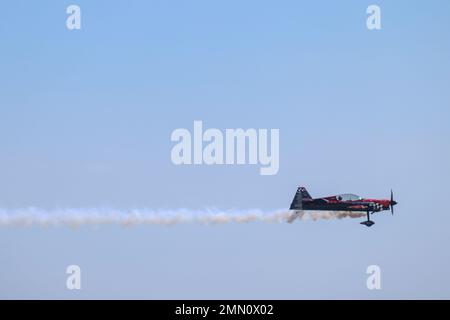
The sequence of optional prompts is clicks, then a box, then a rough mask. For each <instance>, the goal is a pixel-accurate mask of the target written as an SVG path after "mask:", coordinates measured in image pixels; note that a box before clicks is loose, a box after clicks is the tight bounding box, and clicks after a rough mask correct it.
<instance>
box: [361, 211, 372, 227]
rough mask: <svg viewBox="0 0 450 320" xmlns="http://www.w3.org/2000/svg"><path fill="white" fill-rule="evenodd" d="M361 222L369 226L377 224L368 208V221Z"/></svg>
mask: <svg viewBox="0 0 450 320" xmlns="http://www.w3.org/2000/svg"><path fill="white" fill-rule="evenodd" d="M372 213H373V212H372ZM361 224H363V225H365V226H367V227H371V226H373V225H374V224H375V222H373V221H372V220H370V212H369V210H367V221H363V222H361Z"/></svg>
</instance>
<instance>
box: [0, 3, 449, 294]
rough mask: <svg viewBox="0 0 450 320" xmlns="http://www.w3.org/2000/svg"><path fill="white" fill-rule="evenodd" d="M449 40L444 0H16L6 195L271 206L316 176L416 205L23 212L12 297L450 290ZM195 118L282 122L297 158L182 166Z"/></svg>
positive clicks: (0, 160) (0, 244)
mask: <svg viewBox="0 0 450 320" xmlns="http://www.w3.org/2000/svg"><path fill="white" fill-rule="evenodd" d="M69 4H77V5H79V6H80V7H81V12H82V29H81V30H78V31H69V30H68V29H67V28H66V25H65V23H66V17H67V14H66V12H65V11H66V7H67V6H68V5H69ZM370 4H377V5H379V6H380V7H381V15H382V29H381V30H379V31H369V30H368V29H367V28H366V17H367V14H366V8H367V6H368V5H370ZM449 39H450V2H448V1H437V0H436V1H339V2H337V1H336V2H331V1H309V2H302V1H261V0H258V1H234V0H232V1H206V0H204V1H201V0H195V1H114V2H112V1H82V0H77V1H70V2H69V1H56V0H55V1H46V0H40V1H4V2H2V5H1V7H0V40H1V41H0V207H1V208H5V209H15V208H23V207H30V206H33V207H39V208H43V209H53V208H60V207H104V206H107V207H115V208H122V209H128V208H141V207H147V208H192V209H202V208H205V207H218V208H223V209H232V208H242V209H246V208H259V209H261V210H271V209H274V208H287V207H288V206H289V204H290V202H291V200H292V197H293V195H294V192H295V190H296V187H297V186H298V185H304V186H306V187H307V188H308V190H309V191H310V193H311V194H312V196H325V195H330V194H336V193H344V192H352V193H357V194H360V195H361V196H370V197H379V198H388V197H389V192H390V189H391V188H393V189H394V192H395V197H396V200H397V201H398V202H399V205H397V206H396V214H395V215H394V216H393V217H392V216H391V215H390V213H388V212H385V213H381V214H376V215H374V216H373V219H374V220H375V222H376V224H375V225H374V226H373V227H372V228H370V229H369V228H366V227H364V226H361V225H360V224H359V222H360V220H361V219H346V220H334V221H317V222H312V221H297V222H296V223H293V224H286V223H281V224H264V223H253V224H228V225H216V226H204V225H195V224H194V225H177V226H171V227H165V226H136V227H133V228H122V227H120V226H102V227H100V228H90V227H83V228H80V229H77V230H72V229H69V228H65V227H60V228H40V227H30V228H11V227H3V228H1V229H0V298H71V299H72V298H73V299H78V298H150V299H160V298H169V299H170V298H182V299H197V298H202V299H207V298H209V299H216V298H237V299H241V298H249V299H251V298H254V299H259V298H267V299H279V298H284V299H301V298H369V299H371V298H376V299H377V298H388V299H391V298H450V273H449V270H450V250H449V249H448V246H449V243H450V235H449V224H450V214H449V213H450V211H449V209H448V199H449V194H450V193H449V192H450V190H449V189H450V188H449V180H450V166H449V163H450V148H449V146H450V144H449V142H450V141H449V140H450V126H449V120H450V90H449V85H450V62H449V57H450V44H449ZM194 120H202V121H203V123H204V126H205V127H206V128H219V129H222V130H224V129H226V128H239V127H241V128H268V129H270V128H279V129H280V170H279V173H278V174H277V175H275V176H260V175H259V167H257V166H222V167H220V166H175V165H173V164H172V162H171V160H170V150H171V148H172V146H173V145H174V143H172V142H171V141H170V134H171V132H172V131H173V130H174V129H176V128H188V129H190V130H192V126H193V121H194ZM70 264H77V265H79V266H80V267H81V269H82V290H80V291H76V290H75V291H69V290H67V289H66V286H65V282H66V277H67V275H66V274H65V270H66V267H67V266H68V265H70ZM372 264H376V265H379V266H380V268H381V271H382V278H381V283H382V289H381V290H378V291H377V290H372V291H370V290H368V289H367V287H366V279H367V274H366V268H367V266H368V265H372Z"/></svg>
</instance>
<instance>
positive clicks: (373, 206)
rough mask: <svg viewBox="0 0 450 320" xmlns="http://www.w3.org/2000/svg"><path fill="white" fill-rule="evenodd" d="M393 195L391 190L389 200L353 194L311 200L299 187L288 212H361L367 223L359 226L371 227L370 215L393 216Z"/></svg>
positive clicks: (304, 190) (394, 203)
mask: <svg viewBox="0 0 450 320" xmlns="http://www.w3.org/2000/svg"><path fill="white" fill-rule="evenodd" d="M396 204H397V202H396V201H394V194H393V192H392V190H391V199H390V200H389V199H368V198H362V197H360V196H357V195H355V194H350V193H346V194H339V195H336V196H329V197H323V198H316V199H313V198H312V197H311V196H310V194H309V193H308V191H307V190H306V188H305V187H299V188H298V189H297V192H296V194H295V196H294V200H292V203H291V207H290V210H296V211H301V210H326V211H362V212H367V221H363V222H361V224H363V225H366V226H368V227H371V226H372V225H374V224H375V222H373V221H371V220H370V214H373V213H374V212H380V211H383V210H389V209H390V210H391V213H392V214H394V206H395V205H396Z"/></svg>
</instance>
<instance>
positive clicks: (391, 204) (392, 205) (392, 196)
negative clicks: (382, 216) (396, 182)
mask: <svg viewBox="0 0 450 320" xmlns="http://www.w3.org/2000/svg"><path fill="white" fill-rule="evenodd" d="M396 204H397V201H395V200H394V192H392V189H391V203H390V206H391V213H392V215H394V206H395V205H396Z"/></svg>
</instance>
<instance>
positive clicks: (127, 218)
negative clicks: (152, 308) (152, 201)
mask: <svg viewBox="0 0 450 320" xmlns="http://www.w3.org/2000/svg"><path fill="white" fill-rule="evenodd" d="M363 216H365V214H364V213H361V212H346V211H311V212H310V211H308V212H304V211H296V212H295V211H288V210H273V211H262V210H258V209H253V210H228V211H221V210H217V209H206V210H199V211H196V210H188V209H178V210H157V211H155V210H149V209H133V210H128V211H125V210H115V209H106V208H92V209H82V208H79V209H76V208H67V209H55V210H43V209H37V208H25V209H14V210H6V209H0V227H7V226H42V227H47V226H69V227H80V226H84V225H90V226H99V225H122V226H133V225H174V224H185V223H200V224H224V223H250V222H267V223H277V222H278V223H280V222H289V223H291V222H293V221H294V220H295V219H298V220H313V221H316V220H319V219H324V220H329V219H342V218H347V217H348V218H359V217H363Z"/></svg>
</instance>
